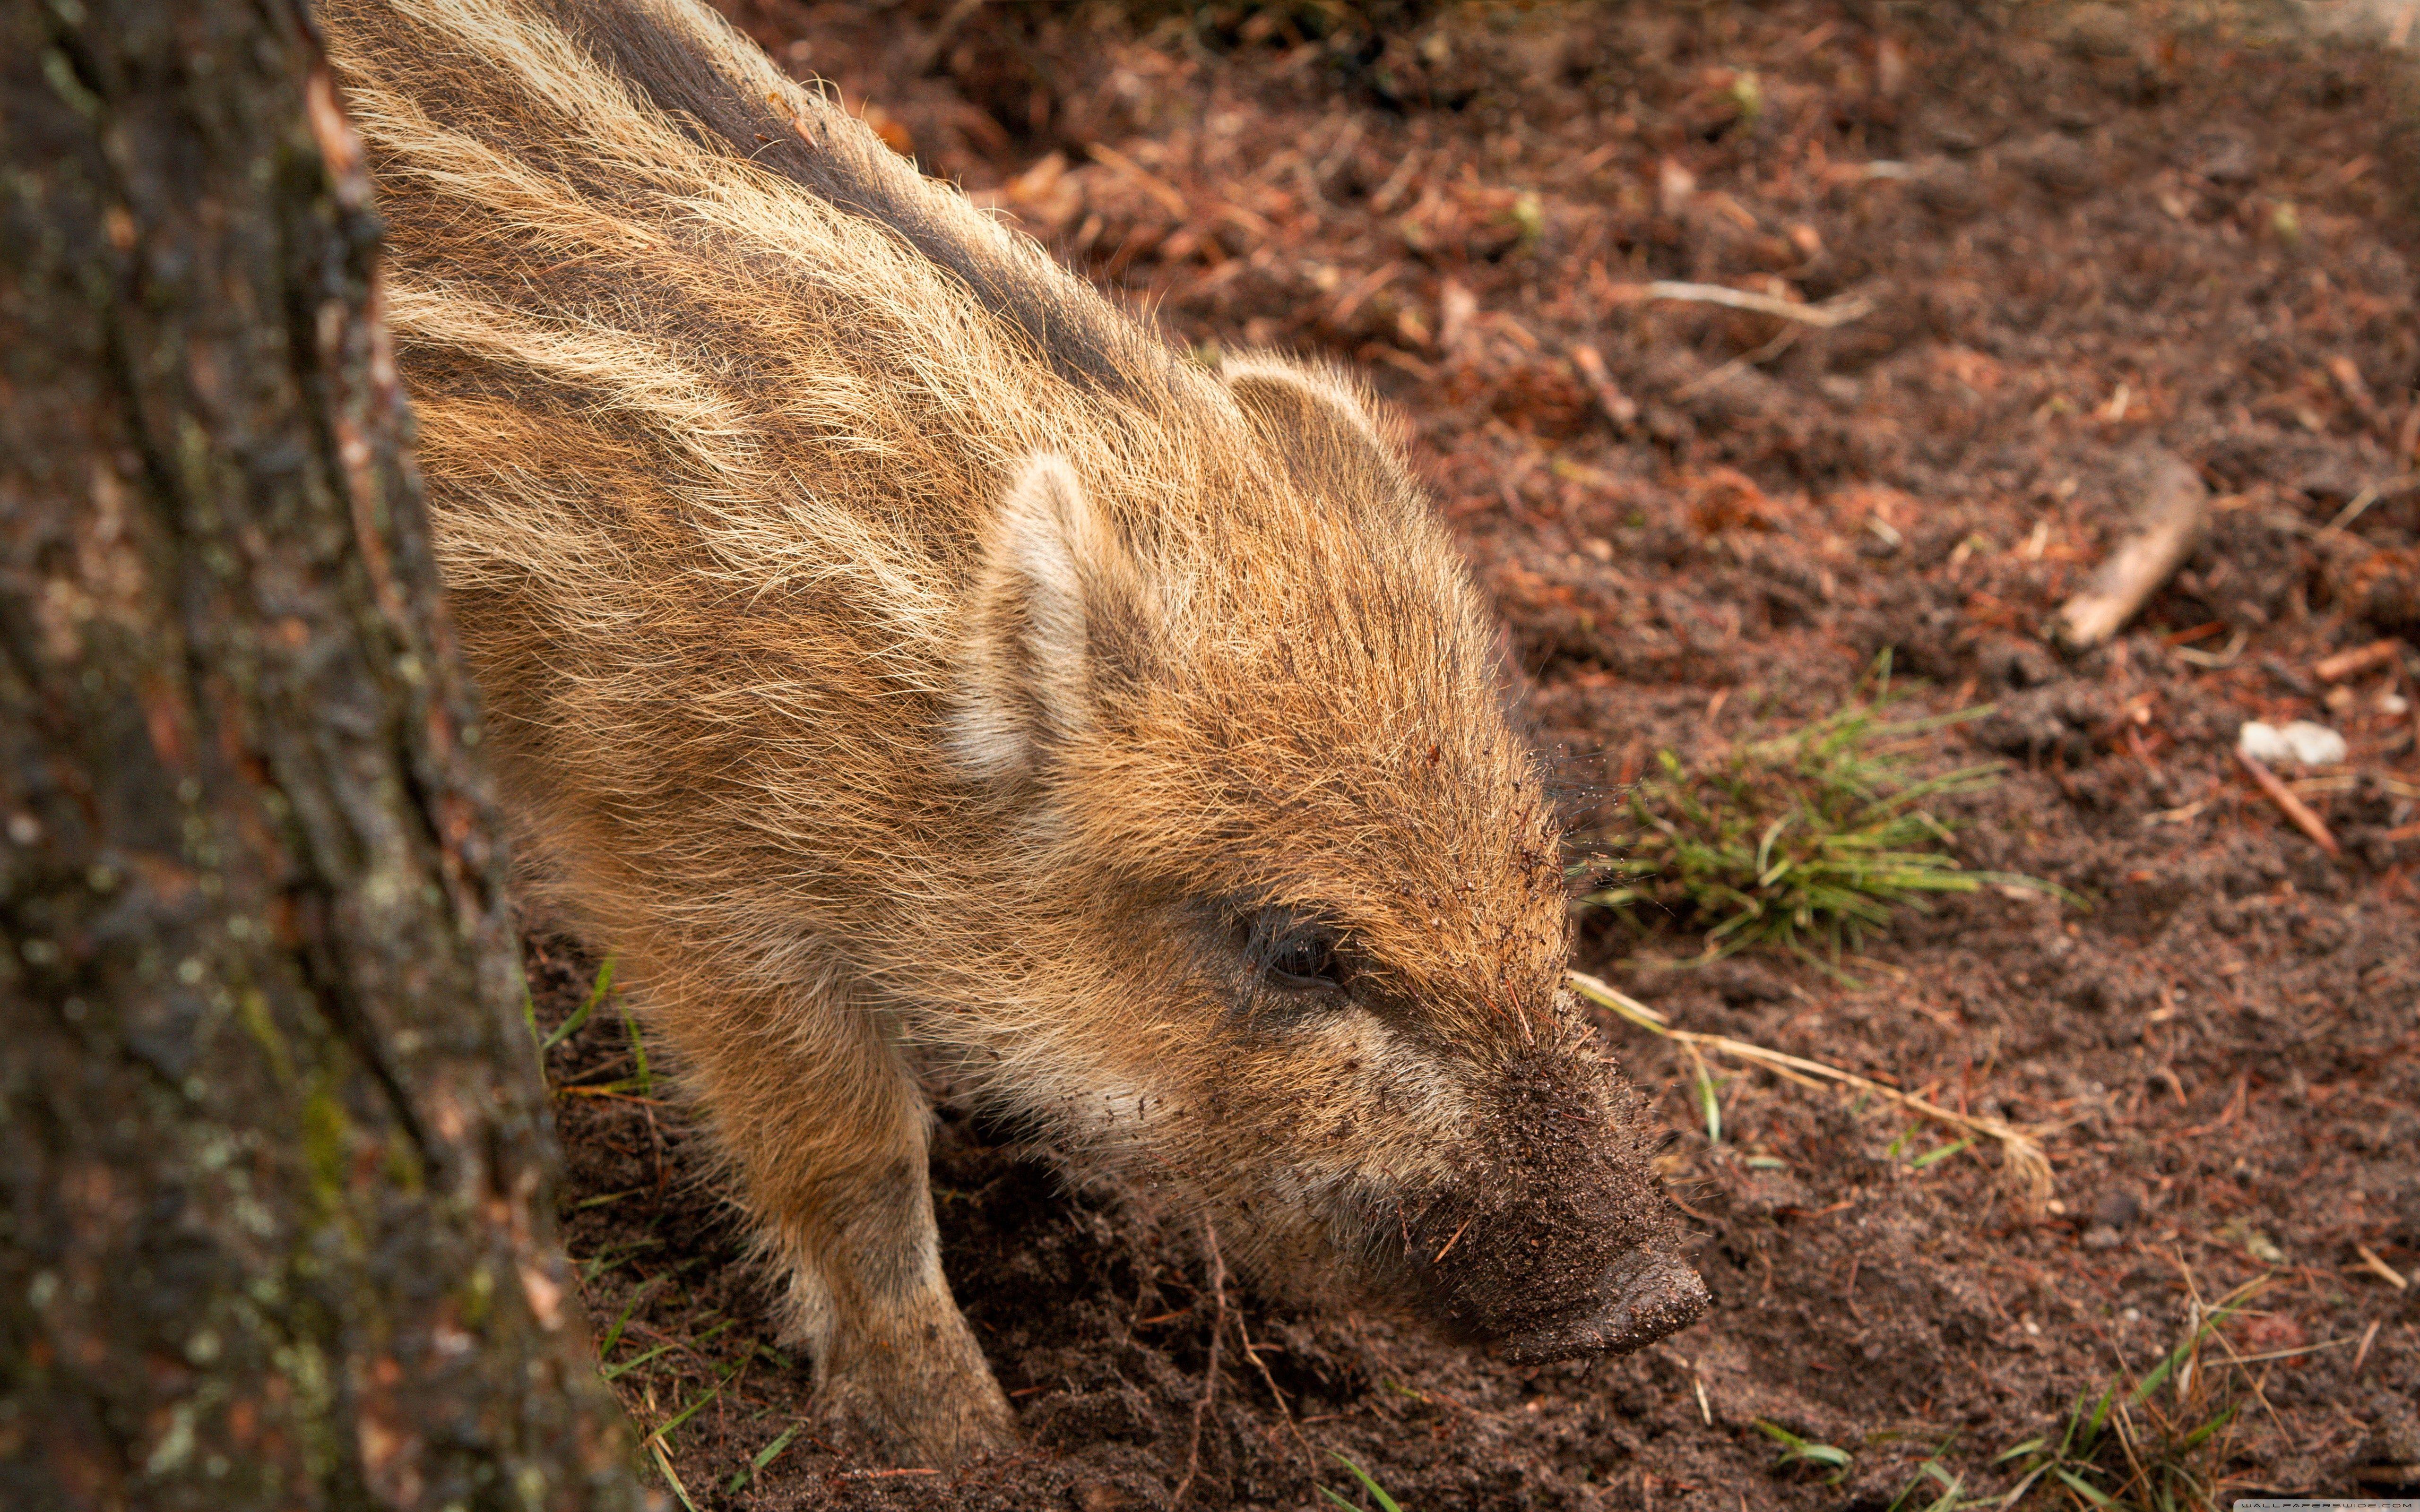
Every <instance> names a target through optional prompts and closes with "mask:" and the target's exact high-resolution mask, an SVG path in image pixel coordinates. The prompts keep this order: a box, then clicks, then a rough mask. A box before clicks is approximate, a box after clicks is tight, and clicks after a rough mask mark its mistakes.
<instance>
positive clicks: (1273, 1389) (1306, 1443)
mask: <svg viewBox="0 0 2420 1512" xmlns="http://www.w3.org/2000/svg"><path fill="white" fill-rule="evenodd" d="M1235 1336H1236V1337H1237V1338H1239V1339H1241V1340H1243V1342H1244V1358H1245V1359H1247V1360H1249V1361H1251V1362H1252V1368H1253V1369H1255V1370H1258V1371H1259V1372H1260V1373H1261V1383H1262V1384H1263V1385H1264V1386H1266V1387H1268V1388H1269V1399H1270V1400H1272V1401H1274V1402H1276V1403H1277V1404H1278V1416H1280V1417H1281V1418H1283V1419H1285V1426H1286V1431H1287V1432H1288V1433H1291V1434H1293V1435H1294V1442H1295V1443H1297V1444H1299V1445H1301V1447H1302V1456H1303V1459H1304V1461H1305V1462H1306V1463H1308V1464H1309V1465H1310V1466H1311V1469H1312V1470H1314V1471H1316V1470H1317V1469H1318V1468H1319V1451H1318V1450H1316V1449H1313V1448H1312V1447H1311V1441H1310V1440H1309V1439H1306V1438H1304V1437H1303V1436H1302V1429H1301V1428H1299V1427H1295V1420H1294V1409H1293V1408H1291V1407H1288V1406H1287V1405H1286V1399H1285V1393H1284V1392H1281V1391H1280V1390H1278V1380H1277V1377H1275V1376H1273V1375H1270V1374H1269V1365H1268V1362H1267V1361H1265V1360H1264V1359H1262V1358H1261V1354H1260V1351H1259V1350H1256V1349H1254V1348H1253V1347H1252V1333H1251V1330H1249V1329H1248V1328H1246V1327H1245V1326H1244V1314H1243V1311H1242V1309H1240V1308H1238V1309H1237V1310H1236V1313H1235Z"/></svg>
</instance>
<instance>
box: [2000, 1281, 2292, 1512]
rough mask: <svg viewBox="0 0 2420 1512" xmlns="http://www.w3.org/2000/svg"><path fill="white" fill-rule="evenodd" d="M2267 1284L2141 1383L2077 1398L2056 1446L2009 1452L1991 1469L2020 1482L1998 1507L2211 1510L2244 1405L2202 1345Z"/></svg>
mask: <svg viewBox="0 0 2420 1512" xmlns="http://www.w3.org/2000/svg"><path fill="white" fill-rule="evenodd" d="M2260 1285H2261V1283H2260V1282H2258V1281H2254V1282H2251V1283H2249V1284H2247V1285H2246V1286H2244V1287H2242V1288H2239V1289H2238V1290H2237V1291H2236V1292H2235V1293H2234V1294H2233V1295H2231V1296H2228V1297H2226V1298H2224V1299H2222V1300H2221V1301H2220V1302H2219V1304H2218V1305H2217V1306H2215V1307H2214V1308H2211V1309H2210V1311H2209V1312H2208V1314H2207V1316H2200V1317H2198V1318H2197V1320H2196V1321H2195V1324H2194V1325H2193V1326H2192V1327H2190V1328H2188V1329H2187V1330H2186V1333H2185V1336H2184V1339H2183V1341H2182V1342H2181V1343H2180V1344H2178V1346H2177V1347H2176V1348H2175V1349H2174V1350H2171V1351H2169V1353H2168V1355H2167V1357H2166V1358H2164V1359H2163V1360H2162V1361H2160V1363H2159V1364H2157V1365H2153V1366H2152V1367H2151V1368H2150V1369H2149V1371H2147V1372H2145V1373H2144V1375H2143V1376H2142V1377H2141V1378H2140V1379H2131V1380H2130V1378H2129V1374H2128V1373H2125V1372H2121V1373H2120V1374H2118V1376H2116V1377H2113V1378H2112V1379H2111V1380H2110V1381H2109V1382H2108V1384H2107V1386H2106V1387H2105V1388H2103V1389H2102V1392H2101V1394H2100V1396H2099V1397H2098V1398H2097V1399H2096V1398H2095V1397H2094V1396H2093V1395H2092V1393H2090V1392H2088V1391H2087V1392H2086V1393H2084V1394H2083V1395H2082V1396H2078V1397H2077V1398H2076V1399H2075V1402H2074V1405H2073V1406H2072V1407H2071V1408H2070V1409H2069V1411H2068V1414H2067V1421H2066V1423H2065V1425H2064V1426H2063V1427H2062V1428H2061V1430H2060V1432H2059V1434H2058V1437H2057V1438H2056V1439H2055V1440H2053V1439H2052V1438H2051V1436H2050V1435H2048V1434H2044V1435H2041V1436H2040V1437H2039V1438H2033V1439H2028V1440H2026V1441H2025V1442H2024V1443H2019V1444H2016V1445H2014V1446H2012V1447H2010V1448H2008V1449H2005V1450H2002V1451H2001V1452H2000V1454H1999V1455H1998V1456H1997V1457H1996V1458H1994V1459H1993V1464H1994V1465H2006V1466H2009V1468H2010V1469H2012V1470H2013V1471H2014V1473H2016V1476H2017V1480H2016V1483H2015V1484H2014V1485H2013V1486H2012V1487H2010V1488H2009V1490H2008V1491H2007V1492H2006V1493H2005V1494H2004V1495H2003V1496H2002V1497H2001V1498H2000V1501H1999V1504H2000V1506H2002V1507H2004V1508H2010V1507H2016V1506H2018V1505H2020V1504H2024V1500H2025V1498H2026V1497H2027V1495H2028V1494H2040V1493H2043V1492H2050V1493H2053V1501H2054V1502H2055V1503H2057V1504H2065V1505H2071V1506H2082V1507H2088V1508H2091V1509H2093V1512H2104V1509H2110V1512H2214V1509H2215V1508H2216V1507H2217V1506H2218V1505H2219V1500H2220V1495H2221V1491H2222V1485H2221V1480H2220V1467H2222V1466H2223V1465H2224V1464H2225V1462H2226V1458H2227V1451H2228V1444H2227V1431H2228V1429H2230V1428H2231V1427H2233V1426H2234V1423H2235V1416H2236V1409H2237V1407H2238V1405H2239V1404H2238V1403H2237V1402H2236V1401H2235V1400H2233V1399H2232V1398H2231V1397H2230V1396H2227V1395H2226V1394H2225V1393H2223V1392H2222V1391H2221V1390H2220V1389H2219V1387H2218V1383H2217V1381H2216V1376H2217V1374H2218V1373H2217V1372H2214V1371H2211V1370H2206V1369H2204V1368H2202V1365H2201V1351H2202V1346H2203V1344H2204V1343H2206V1342H2208V1341H2209V1340H2211V1338H2212V1337H2213V1336H2215V1335H2216V1334H2217V1331H2218V1327H2219V1325H2220V1324H2221V1323H2223V1322H2225V1321H2226V1319H2228V1318H2230V1317H2232V1316H2233V1315H2234V1314H2235V1313H2237V1312H2239V1311H2241V1310H2242V1307H2243V1306H2244V1305H2245V1304H2246V1303H2248V1302H2249V1301H2250V1299H2251V1296H2252V1294H2253V1292H2254V1291H2256V1290H2257V1288H2259V1287H2260ZM2196 1313H2197V1314H2198V1313H2199V1309H2198V1308H2196ZM2220 1342H2221V1344H2222V1346H2224V1343H2225V1341H2224V1340H2223V1339H2222V1340H2220ZM2229 1352H2230V1353H2231V1352H2232V1351H2229ZM2239 1368H2240V1366H2239ZM2163 1387H2165V1388H2167V1390H2166V1391H2165V1392H2163V1390H2162V1388H2163ZM2164 1397H2165V1399H2163V1398H2164Z"/></svg>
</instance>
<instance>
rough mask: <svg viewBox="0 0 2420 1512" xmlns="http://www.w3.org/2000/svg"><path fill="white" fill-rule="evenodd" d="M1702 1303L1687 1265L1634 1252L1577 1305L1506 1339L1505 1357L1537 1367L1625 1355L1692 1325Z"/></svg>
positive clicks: (1701, 1288)
mask: <svg viewBox="0 0 2420 1512" xmlns="http://www.w3.org/2000/svg"><path fill="white" fill-rule="evenodd" d="M1706 1302H1707V1292H1706V1283H1705V1282H1704V1281H1703V1280H1702V1279H1700V1278H1699V1274H1698V1273H1697V1272H1695V1271H1693V1270H1691V1269H1690V1268H1689V1266H1688V1265H1687V1263H1686V1262H1684V1261H1683V1260H1681V1259H1679V1258H1678V1257H1674V1256H1671V1255H1667V1254H1662V1253H1660V1252H1656V1251H1652V1250H1639V1251H1635V1252H1633V1253H1632V1254H1630V1255H1628V1256H1625V1257H1622V1258H1621V1260H1619V1261H1617V1262H1616V1263H1615V1264H1614V1265H1612V1266H1611V1267H1609V1268H1608V1269H1607V1270H1606V1273H1605V1274H1604V1276H1603V1277H1602V1278H1601V1279H1600V1280H1599V1281H1598V1283H1597V1286H1596V1288H1595V1291H1594V1295H1592V1296H1591V1297H1590V1299H1589V1300H1588V1301H1586V1302H1584V1303H1582V1304H1580V1305H1579V1306H1577V1307H1574V1308H1572V1309H1570V1310H1569V1311H1567V1312H1564V1313H1561V1314H1559V1315H1558V1316H1556V1317H1553V1318H1550V1319H1545V1320H1544V1321H1542V1322H1539V1323H1535V1324H1532V1325H1530V1326H1528V1327H1526V1328H1522V1329H1518V1330H1516V1331H1514V1332H1512V1334H1509V1335H1506V1336H1505V1338H1504V1341H1503V1342H1504V1355H1505V1358H1506V1359H1508V1360H1511V1361H1512V1363H1513V1364H1515V1365H1540V1364H1543V1363H1544V1362H1546V1361H1548V1360H1572V1359H1579V1358H1582V1357H1585V1356H1588V1355H1595V1354H1628V1353H1629V1352H1630V1351H1632V1350H1639V1349H1644V1348H1646V1347H1647V1346H1648V1345H1650V1344H1652V1343H1654V1342H1655V1341H1656V1340H1657V1339H1660V1338H1662V1337H1664V1336H1665V1335H1668V1334H1675V1333H1678V1332H1680V1331H1681V1330H1682V1329H1684V1328H1686V1327H1688V1326H1689V1325H1690V1324H1691V1323H1693V1322H1696V1321H1697V1320H1698V1317H1699V1314H1701V1313H1703V1312H1704V1311H1705V1310H1706Z"/></svg>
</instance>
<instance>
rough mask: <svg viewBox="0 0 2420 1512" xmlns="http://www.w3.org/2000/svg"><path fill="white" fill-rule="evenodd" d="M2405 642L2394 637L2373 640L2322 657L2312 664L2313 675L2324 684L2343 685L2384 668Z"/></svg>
mask: <svg viewBox="0 0 2420 1512" xmlns="http://www.w3.org/2000/svg"><path fill="white" fill-rule="evenodd" d="M2402 649H2403V642H2402V641H2400V640H2396V639H2395V638H2394V637H2393V636H2389V637H2387V638H2386V639H2385V640H2372V641H2371V642H2370V643H2369V644H2367V645H2366V646H2355V647H2354V648H2353V649H2352V650H2350V651H2339V652H2337V653H2336V654H2335V656H2322V657H2320V658H2319V660H2318V661H2315V662H2313V663H2311V675H2312V676H2314V677H2316V678H2318V679H2319V681H2320V682H2322V683H2341V682H2343V681H2344V680H2345V679H2346V678H2348V677H2358V676H2360V675H2361V674H2362V673H2363V672H2366V671H2369V670H2370V669H2371V668H2372V667H2382V666H2384V665H2386V664H2387V663H2388V662H2391V661H2393V660H2394V659H2395V657H2396V654H2397V653H2398V652H2400V651H2401V650H2402Z"/></svg>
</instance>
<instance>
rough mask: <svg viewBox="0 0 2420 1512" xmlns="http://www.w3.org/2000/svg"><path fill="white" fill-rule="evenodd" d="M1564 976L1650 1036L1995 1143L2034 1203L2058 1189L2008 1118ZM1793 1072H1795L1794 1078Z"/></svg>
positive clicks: (1572, 974) (1581, 975)
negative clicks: (1677, 1023)
mask: <svg viewBox="0 0 2420 1512" xmlns="http://www.w3.org/2000/svg"><path fill="white" fill-rule="evenodd" d="M1564 975H1565V976H1566V977H1568V978H1569V979H1570V980H1571V983H1572V986H1573V987H1574V989H1575V990H1576V991H1577V992H1578V993H1579V995H1581V996H1583V997H1586V998H1588V999H1589V1000H1590V1001H1591V1002H1595V1003H1600V1004H1602V1005H1604V1006H1605V1007H1606V1008H1609V1009H1611V1010H1613V1011H1615V1012H1616V1013H1619V1014H1621V1016H1622V1017H1623V1018H1625V1019H1628V1020H1629V1021H1630V1022H1631V1023H1633V1024H1636V1025H1637V1026H1639V1027H1640V1028H1642V1029H1645V1030H1647V1031H1648V1032H1650V1033H1651V1034H1656V1035H1661V1036H1662V1037H1663V1038H1665V1039H1667V1040H1670V1041H1674V1042H1675V1043H1678V1044H1681V1045H1683V1046H1685V1047H1687V1048H1688V1049H1690V1050H1692V1051H1712V1052H1714V1054H1716V1055H1725V1056H1731V1057H1736V1058H1738V1059H1741V1060H1747V1061H1753V1062H1755V1063H1756V1064H1758V1065H1761V1066H1762V1067H1764V1068H1765V1069H1766V1070H1768V1071H1771V1072H1775V1073H1776V1074H1778V1075H1783V1076H1791V1077H1792V1080H1797V1081H1801V1082H1803V1081H1805V1080H1806V1079H1807V1077H1810V1076H1811V1077H1821V1078H1822V1079H1823V1080H1824V1081H1828V1082H1837V1083H1838V1084H1840V1085H1841V1086H1843V1087H1854V1088H1856V1089H1857V1090H1859V1091H1861V1092H1868V1093H1871V1094H1872V1095H1873V1096H1876V1097H1880V1098H1884V1099H1886V1100H1887V1101H1889V1102H1893V1103H1898V1104H1899V1105H1900V1106H1901V1107H1903V1108H1906V1109H1907V1110H1908V1111H1909V1112H1911V1113H1916V1114H1919V1115H1921V1116H1922V1117H1924V1118H1927V1119H1932V1120H1933V1121H1934V1122H1936V1123H1946V1124H1947V1125H1949V1126H1950V1127H1951V1128H1953V1129H1962V1130H1964V1131H1966V1132H1967V1133H1969V1134H1978V1135H1980V1136H1982V1137H1983V1138H1986V1139H1990V1140H1992V1141H1993V1142H1994V1143H1995V1144H1997V1145H1998V1146H1999V1147H2000V1149H2001V1151H2002V1153H2003V1155H2004V1156H2005V1157H2006V1159H2007V1160H2008V1163H2009V1168H2010V1169H2012V1170H2014V1171H2016V1172H2017V1173H2019V1174H2020V1175H2022V1176H2023V1177H2024V1183H2025V1193H2026V1196H2027V1197H2028V1198H2029V1199H2030V1200H2031V1201H2032V1202H2034V1203H2035V1204H2036V1205H2039V1204H2040V1203H2041V1202H2043V1201H2045V1200H2047V1199H2048V1198H2049V1196H2050V1195H2051V1192H2052V1190H2053V1185H2052V1180H2051V1174H2052V1173H2051V1164H2050V1157H2049V1156H2048V1155H2045V1154H2044V1153H2042V1148H2041V1145H2040V1141H2038V1140H2036V1139H2035V1138H2034V1136H2033V1135H2032V1134H2029V1133H2027V1132H2026V1131H2025V1130H2024V1129H2021V1128H2019V1127H2018V1126H2017V1125H2015V1124H2013V1123H2010V1122H2009V1121H2008V1120H2006V1119H1993V1118H1986V1117H1984V1116H1982V1115H1980V1114H1973V1113H1956V1112H1952V1111H1951V1110H1949V1109H1948V1108H1945V1107H1943V1106H1941V1105H1940V1104H1939V1103H1930V1102H1927V1101H1926V1100H1925V1099H1923V1098H1920V1097H1917V1096H1916V1095H1914V1094H1913V1093H1909V1092H1902V1091H1900V1089H1899V1088H1895V1087H1885V1086H1884V1085H1883V1084H1882V1083H1880V1082H1878V1081H1875V1080H1873V1079H1872V1078H1870V1077H1867V1076H1860V1075H1857V1074H1856V1073H1855V1072H1846V1071H1842V1070H1841V1069H1840V1068H1839V1067H1838V1066H1830V1065H1826V1064H1824V1063H1823V1061H1820V1060H1808V1059H1807V1058H1806V1057H1803V1056H1792V1055H1785V1054H1783V1053H1782V1052H1780V1051H1778V1050H1768V1049H1766V1048H1765V1047H1764V1046H1762V1045H1761V1044H1750V1043H1749V1042H1748V1041H1745V1040H1733V1039H1730V1038H1729V1037H1728V1036H1725V1035H1719V1034H1698V1033H1695V1032H1693V1031H1691V1030H1688V1029H1676V1028H1674V1027H1673V1026H1671V1024H1670V1023H1669V1022H1668V1020H1667V1019H1666V1018H1665V1017H1664V1015H1663V1014H1661V1013H1658V1012H1657V1011H1654V1010H1653V1009H1652V1008H1650V1007H1648V1006H1647V1005H1646V1004H1645V1003H1642V1002H1640V1001H1639V1000H1638V999H1637V998H1635V997H1633V996H1631V995H1629V994H1628V993H1625V992H1622V991H1621V989H1620V988H1617V987H1615V986H1614V985H1613V984H1611V983H1610V982H1606V981H1601V980H1598V979H1596V978H1594V977H1591V976H1590V975H1589V974H1588V973H1586V972H1584V971H1567V972H1565V973H1564ZM1793 1072H1794V1073H1796V1074H1795V1075H1792V1073H1793Z"/></svg>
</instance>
